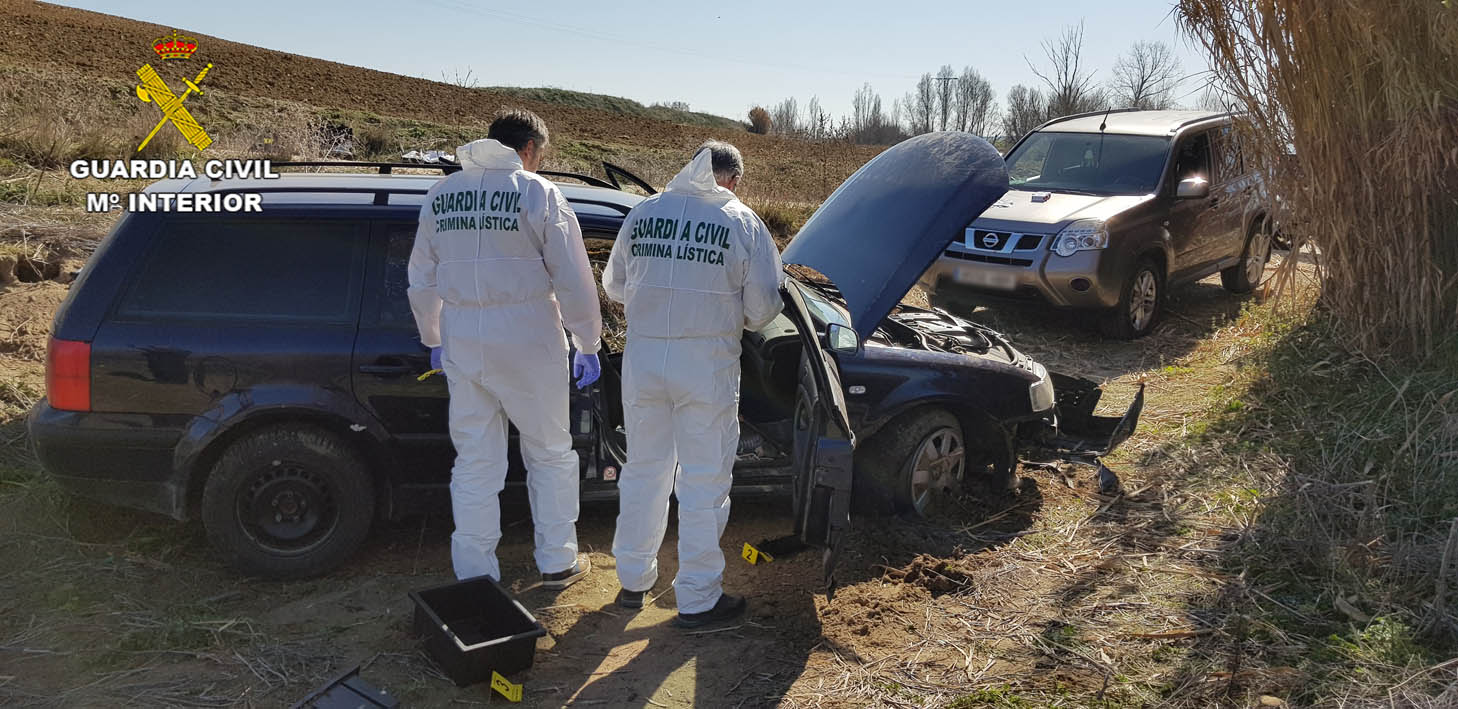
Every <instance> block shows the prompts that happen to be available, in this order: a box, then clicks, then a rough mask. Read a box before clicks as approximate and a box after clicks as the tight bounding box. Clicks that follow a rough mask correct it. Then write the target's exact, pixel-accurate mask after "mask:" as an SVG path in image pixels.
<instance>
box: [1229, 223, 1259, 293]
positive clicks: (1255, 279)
mask: <svg viewBox="0 0 1458 709" xmlns="http://www.w3.org/2000/svg"><path fill="white" fill-rule="evenodd" d="M1270 260H1271V230H1270V225H1268V224H1266V223H1265V222H1262V223H1261V224H1260V225H1259V226H1257V227H1256V228H1255V229H1252V230H1251V232H1250V236H1247V237H1246V238H1245V249H1244V250H1242V251H1241V252H1240V263H1238V264H1235V265H1234V266H1231V267H1230V268H1227V269H1225V270H1223V271H1221V272H1220V283H1221V284H1222V285H1224V286H1225V290H1228V291H1230V292H1231V293H1249V292H1251V291H1253V290H1255V288H1256V286H1258V285H1260V284H1261V277H1262V276H1264V275H1265V273H1266V262H1267V261H1270Z"/></svg>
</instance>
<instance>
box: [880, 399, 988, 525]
mask: <svg viewBox="0 0 1458 709" xmlns="http://www.w3.org/2000/svg"><path fill="white" fill-rule="evenodd" d="M947 434H951V435H950V436H949V437H950V438H952V439H954V440H955V450H956V451H957V457H956V462H955V465H954V466H952V467H953V468H954V469H953V470H946V471H945V473H946V475H944V476H942V477H940V478H938V479H937V480H935V481H931V482H930V484H928V481H925V480H923V481H921V482H920V486H921V487H923V488H926V487H931V488H932V489H931V490H930V493H931V494H930V495H929V497H928V498H927V499H925V500H924V501H922V504H920V505H919V504H918V500H917V499H916V495H915V492H914V488H916V487H917V486H918V481H917V480H916V472H917V471H916V464H917V462H918V458H919V454H920V453H921V452H922V448H923V446H926V445H932V444H934V443H935V442H936V441H937V440H943V441H945V440H947V437H944V438H941V439H937V437H938V436H947ZM965 440H966V438H965V436H964V434H963V432H962V422H961V421H959V420H957V417H956V416H953V415H952V414H951V412H949V411H946V410H945V409H935V408H932V409H920V410H917V411H913V412H910V413H907V414H904V415H902V416H901V417H899V418H897V419H896V420H894V421H892V422H891V423H889V424H887V425H886V427H885V428H883V429H881V431H879V432H877V433H876V435H875V436H873V437H872V438H871V439H870V440H869V441H867V442H866V443H865V444H864V445H860V446H857V447H856V456H855V468H856V470H855V473H856V482H855V495H854V499H855V504H856V508H857V509H858V511H860V512H861V513H864V514H870V515H873V516H884V515H890V514H896V515H902V516H907V517H929V516H933V515H934V514H935V513H936V512H937V511H938V510H939V509H941V508H942V507H944V506H945V504H946V503H947V502H950V500H949V499H948V498H949V497H950V496H951V495H955V494H958V493H960V492H961V488H962V483H963V482H964V479H965V476H966V470H967V451H966V443H965ZM948 465H952V464H950V463H949V464H948ZM942 483H945V487H946V488H947V489H945V490H943V489H937V485H939V484H942ZM948 492H949V493H951V494H950V495H949V494H947V493H948Z"/></svg>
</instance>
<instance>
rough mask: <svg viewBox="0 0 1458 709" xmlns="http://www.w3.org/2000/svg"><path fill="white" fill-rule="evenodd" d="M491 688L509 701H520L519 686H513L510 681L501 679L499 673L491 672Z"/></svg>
mask: <svg viewBox="0 0 1458 709" xmlns="http://www.w3.org/2000/svg"><path fill="white" fill-rule="evenodd" d="M491 688H492V689H494V690H496V691H497V692H498V693H500V694H501V696H503V697H506V698H507V699H508V700H510V701H513V702H519V701H521V685H519V684H513V683H512V681H511V680H509V679H507V678H505V677H502V676H501V673H500V672H497V671H496V670H492V671H491Z"/></svg>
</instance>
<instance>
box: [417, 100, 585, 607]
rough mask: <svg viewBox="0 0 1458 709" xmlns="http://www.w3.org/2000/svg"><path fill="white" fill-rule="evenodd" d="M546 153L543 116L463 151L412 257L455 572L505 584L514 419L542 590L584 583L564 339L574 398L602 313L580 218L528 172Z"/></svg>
mask: <svg viewBox="0 0 1458 709" xmlns="http://www.w3.org/2000/svg"><path fill="white" fill-rule="evenodd" d="M546 145H547V127H546V124H544V123H543V122H542V119H541V118H538V117H537V116H536V114H533V113H531V112H528V111H507V112H504V113H502V114H500V115H498V116H497V117H496V120H495V121H494V122H493V123H492V124H491V127H490V129H489V130H488V132H487V138H486V139H485V140H478V141H475V142H473V143H470V144H467V145H463V146H461V147H460V148H459V149H457V151H456V159H457V160H458V161H459V162H460V164H461V168H462V169H461V170H460V171H459V172H456V173H455V174H452V175H450V176H448V177H446V178H445V179H443V180H441V181H440V182H437V183H436V184H435V186H434V187H432V188H431V189H430V191H429V192H428V193H427V194H426V195H425V204H424V205H422V206H421V209H420V226H419V228H418V230H417V231H416V235H415V246H414V249H413V251H412V252H411V254H410V267H409V274H410V291H409V293H410V306H411V308H412V309H413V310H414V313H415V322H416V324H417V326H418V327H419V328H420V341H421V343H423V344H424V345H426V346H427V347H430V348H432V349H431V358H432V361H437V360H438V361H439V362H440V364H441V365H442V367H443V369H444V370H445V375H446V381H447V383H448V385H449V386H450V432H451V442H452V443H454V444H455V447H456V462H455V467H454V468H453V469H452V470H451V511H452V513H453V515H454V518H455V525H456V529H455V532H454V533H453V534H452V535H451V562H452V564H453V565H454V567H455V572H456V577H457V578H460V579H466V578H471V577H475V576H482V575H485V576H490V577H492V578H494V579H497V580H500V579H501V568H500V566H499V564H498V562H497V559H496V545H497V542H498V541H500V539H501V506H500V502H499V500H498V497H499V493H500V492H501V489H502V487H503V486H504V485H505V482H506V473H507V419H508V417H509V418H510V420H511V423H514V424H516V428H517V431H518V432H519V433H520V438H519V442H520V446H521V455H522V459H523V461H525V463H526V468H527V493H528V496H529V499H530V501H531V508H532V521H533V523H534V525H535V528H536V539H535V541H536V549H535V556H536V562H537V568H538V569H539V570H540V571H541V572H542V585H543V586H546V587H548V588H565V587H566V586H568V585H570V584H571V583H573V582H575V581H577V580H578V579H580V578H582V576H584V575H586V573H587V571H588V562H587V558H586V556H585V555H581V556H579V554H578V553H577V527H576V524H577V501H578V500H577V497H578V460H577V453H576V452H575V451H574V450H573V449H572V435H571V433H570V432H569V431H568V428H567V426H568V414H567V411H568V400H567V399H568V379H569V371H568V366H567V352H568V350H567V338H566V337H565V336H564V334H563V326H564V325H565V326H566V329H567V330H568V331H570V332H571V333H572V344H573V346H574V347H575V348H576V350H577V354H576V355H575V357H574V361H573V366H572V370H573V374H574V376H578V377H580V378H579V380H578V386H579V387H583V386H586V385H588V384H591V383H592V381H593V380H595V379H596V378H597V376H598V372H599V367H598V362H597V351H598V346H599V341H600V339H601V336H602V312H601V310H600V309H599V307H600V306H599V303H598V297H597V287H596V285H595V284H594V282H593V278H592V269H591V267H590V266H589V265H588V260H587V251H586V249H585V248H584V246H583V244H582V231H581V228H580V227H579V226H578V224H577V216H576V215H575V214H573V212H572V209H571V208H570V207H569V206H568V205H567V200H566V198H565V197H563V196H562V191H561V190H560V189H558V188H557V186H556V185H554V184H552V183H551V182H550V181H548V180H547V179H546V178H543V177H539V176H537V175H536V174H534V172H535V171H536V169H537V168H538V167H539V166H540V165H541V162H542V155H543V153H544V152H545V149H546Z"/></svg>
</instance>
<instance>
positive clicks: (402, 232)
mask: <svg viewBox="0 0 1458 709" xmlns="http://www.w3.org/2000/svg"><path fill="white" fill-rule="evenodd" d="M415 226H416V225H415V222H408V223H407V222H396V223H393V224H387V225H385V279H384V287H383V289H382V290H381V293H380V312H379V322H380V324H382V325H388V326H399V327H410V328H413V327H415V313H414V312H413V311H411V310H410V294H409V290H410V273H409V267H410V251H411V249H413V248H414V247H415Z"/></svg>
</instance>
